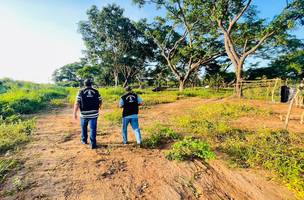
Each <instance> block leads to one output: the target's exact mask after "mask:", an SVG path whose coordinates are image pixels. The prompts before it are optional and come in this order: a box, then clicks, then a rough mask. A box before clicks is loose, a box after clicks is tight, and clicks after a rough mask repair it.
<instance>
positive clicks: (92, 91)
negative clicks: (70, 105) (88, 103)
mask: <svg viewBox="0 0 304 200" xmlns="http://www.w3.org/2000/svg"><path fill="white" fill-rule="evenodd" d="M85 93H88V94H87V97H93V94H95V92H94V90H86V91H85V92H84V94H85ZM92 93H93V94H92Z"/></svg>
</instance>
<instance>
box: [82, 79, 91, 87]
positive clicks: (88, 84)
mask: <svg viewBox="0 0 304 200" xmlns="http://www.w3.org/2000/svg"><path fill="white" fill-rule="evenodd" d="M84 85H85V86H86V87H91V86H92V85H93V81H92V80H91V79H86V80H85V81H84Z"/></svg>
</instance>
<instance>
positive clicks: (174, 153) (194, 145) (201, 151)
mask: <svg viewBox="0 0 304 200" xmlns="http://www.w3.org/2000/svg"><path fill="white" fill-rule="evenodd" d="M166 157H167V158H168V159H169V160H178V161H183V160H193V159H201V160H203V161H208V160H210V159H213V158H215V154H214V152H213V151H212V150H211V148H210V145H209V144H208V143H207V142H205V141H201V140H199V139H195V138H192V137H189V136H188V137H185V138H184V139H183V140H181V141H178V142H176V143H174V144H173V145H172V149H171V150H169V151H167V152H166Z"/></svg>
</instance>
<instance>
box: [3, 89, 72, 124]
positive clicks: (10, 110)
mask: <svg viewBox="0 0 304 200" xmlns="http://www.w3.org/2000/svg"><path fill="white" fill-rule="evenodd" d="M66 95H67V94H66V90H65V89H64V88H55V87H44V88H43V87H42V88H39V89H34V88H32V89H23V88H22V89H15V90H10V91H8V92H6V93H3V94H1V95H0V105H1V107H0V115H2V117H4V118H7V117H10V116H11V115H14V114H30V113H34V112H37V111H39V110H41V109H43V108H45V107H46V106H47V105H48V104H49V102H50V101H51V100H52V99H57V98H64V97H66Z"/></svg>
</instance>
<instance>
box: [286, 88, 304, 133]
mask: <svg viewBox="0 0 304 200" xmlns="http://www.w3.org/2000/svg"><path fill="white" fill-rule="evenodd" d="M299 92H300V90H299V89H297V92H296V94H295V95H294V97H293V98H292V99H291V101H290V104H289V107H288V111H287V115H286V119H285V124H284V129H285V130H287V127H288V123H289V118H290V113H291V110H292V105H293V103H294V101H295V99H296V98H297V96H298V94H299Z"/></svg>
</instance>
